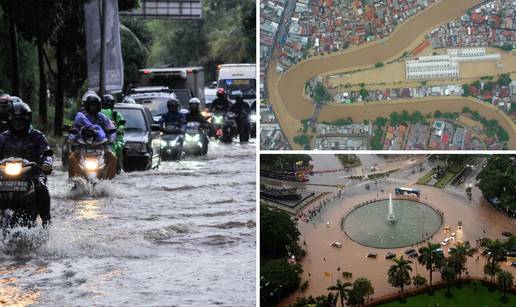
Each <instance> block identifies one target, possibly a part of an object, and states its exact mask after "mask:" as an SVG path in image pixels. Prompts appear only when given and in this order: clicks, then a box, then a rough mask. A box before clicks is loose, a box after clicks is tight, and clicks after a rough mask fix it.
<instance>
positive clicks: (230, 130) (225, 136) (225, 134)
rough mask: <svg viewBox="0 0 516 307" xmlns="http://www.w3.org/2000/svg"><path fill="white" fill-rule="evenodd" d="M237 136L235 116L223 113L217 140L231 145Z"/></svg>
mask: <svg viewBox="0 0 516 307" xmlns="http://www.w3.org/2000/svg"><path fill="white" fill-rule="evenodd" d="M236 134H237V124H236V115H235V113H233V112H226V113H224V122H223V124H222V128H221V129H219V130H217V132H216V135H217V138H218V139H219V140H220V141H221V142H222V143H228V144H229V143H231V142H233V138H234V137H235V136H236Z"/></svg>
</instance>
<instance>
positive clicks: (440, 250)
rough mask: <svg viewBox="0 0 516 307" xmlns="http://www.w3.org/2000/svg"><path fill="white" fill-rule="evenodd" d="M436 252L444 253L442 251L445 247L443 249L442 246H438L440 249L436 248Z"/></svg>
mask: <svg viewBox="0 0 516 307" xmlns="http://www.w3.org/2000/svg"><path fill="white" fill-rule="evenodd" d="M435 252H436V253H441V254H442V253H443V249H442V248H438V249H436V250H435Z"/></svg>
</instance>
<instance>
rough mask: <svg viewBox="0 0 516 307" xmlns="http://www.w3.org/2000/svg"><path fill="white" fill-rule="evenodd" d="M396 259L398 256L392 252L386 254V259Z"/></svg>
mask: <svg viewBox="0 0 516 307" xmlns="http://www.w3.org/2000/svg"><path fill="white" fill-rule="evenodd" d="M395 257H396V254H395V253H392V252H388V253H387V254H385V259H392V258H395Z"/></svg>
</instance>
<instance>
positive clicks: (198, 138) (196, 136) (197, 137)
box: [193, 134, 201, 142]
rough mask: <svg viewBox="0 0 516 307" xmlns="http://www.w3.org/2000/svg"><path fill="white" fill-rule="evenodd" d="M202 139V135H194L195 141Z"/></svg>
mask: <svg viewBox="0 0 516 307" xmlns="http://www.w3.org/2000/svg"><path fill="white" fill-rule="evenodd" d="M200 139H201V137H200V136H199V135H198V134H196V135H194V136H193V141H194V142H199V140H200Z"/></svg>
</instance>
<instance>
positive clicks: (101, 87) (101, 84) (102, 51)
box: [99, 0, 107, 97]
mask: <svg viewBox="0 0 516 307" xmlns="http://www.w3.org/2000/svg"><path fill="white" fill-rule="evenodd" d="M99 1H100V2H101V4H100V5H99V7H100V8H101V9H100V71H99V96H100V97H102V96H104V92H105V91H106V69H105V63H104V60H105V58H106V9H107V2H106V0H99Z"/></svg>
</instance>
